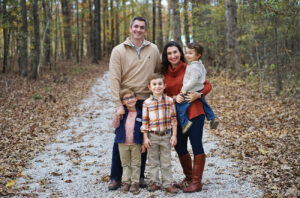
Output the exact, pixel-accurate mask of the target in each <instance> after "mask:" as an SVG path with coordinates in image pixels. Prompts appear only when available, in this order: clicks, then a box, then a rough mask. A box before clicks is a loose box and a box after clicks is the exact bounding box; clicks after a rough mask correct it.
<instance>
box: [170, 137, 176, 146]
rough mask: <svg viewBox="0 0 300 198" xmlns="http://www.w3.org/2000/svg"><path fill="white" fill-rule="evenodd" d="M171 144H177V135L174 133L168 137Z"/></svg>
mask: <svg viewBox="0 0 300 198" xmlns="http://www.w3.org/2000/svg"><path fill="white" fill-rule="evenodd" d="M170 143H171V146H176V144H177V137H176V136H175V135H172V137H171V139H170Z"/></svg>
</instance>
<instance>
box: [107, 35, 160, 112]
mask: <svg viewBox="0 0 300 198" xmlns="http://www.w3.org/2000/svg"><path fill="white" fill-rule="evenodd" d="M160 69H161V61H160V54H159V50H158V48H157V46H156V45H155V44H153V43H151V42H149V41H146V40H144V41H143V44H142V46H141V49H140V53H137V50H136V48H135V47H134V45H133V44H132V42H131V41H130V39H129V38H127V39H126V40H125V41H124V42H123V43H121V44H119V45H117V46H116V47H114V49H113V50H112V52H111V57H110V62H109V74H110V89H111V94H112V97H113V100H114V102H115V104H116V106H121V105H122V102H121V100H120V91H121V90H123V89H125V88H129V89H132V90H133V91H134V92H135V93H136V95H137V97H138V99H139V100H145V99H147V98H148V97H149V96H150V91H149V89H148V87H147V86H148V77H149V75H151V74H153V73H156V72H159V71H160Z"/></svg>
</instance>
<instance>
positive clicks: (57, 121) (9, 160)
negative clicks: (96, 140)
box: [0, 62, 107, 197]
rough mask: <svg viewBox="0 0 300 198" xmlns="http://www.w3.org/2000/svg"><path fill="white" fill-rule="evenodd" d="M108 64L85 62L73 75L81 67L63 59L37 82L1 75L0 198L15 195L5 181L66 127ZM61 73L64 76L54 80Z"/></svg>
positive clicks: (17, 172) (22, 167) (14, 176)
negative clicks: (75, 69) (78, 69)
mask: <svg viewBox="0 0 300 198" xmlns="http://www.w3.org/2000/svg"><path fill="white" fill-rule="evenodd" d="M106 65H107V63H104V62H102V63H100V65H90V64H89V63H84V64H83V65H81V66H80V67H82V68H83V69H81V70H80V71H81V72H80V73H76V75H74V74H73V72H72V71H73V70H74V68H77V67H79V66H77V65H76V64H74V63H71V62H64V63H61V65H57V70H55V71H43V72H45V73H44V74H42V73H41V75H40V77H39V79H38V80H37V81H31V80H28V79H25V78H20V77H19V76H18V75H12V74H0V79H1V81H0V197H2V196H8V195H13V194H15V191H14V188H13V187H12V188H7V187H6V184H7V183H9V182H10V181H12V180H14V179H15V178H16V177H17V175H18V174H20V173H21V172H22V171H23V169H24V167H25V165H26V164H27V162H28V160H30V159H32V158H33V157H34V156H35V155H36V154H37V153H38V152H41V151H42V150H43V149H44V146H45V145H46V144H48V143H49V142H50V141H51V139H52V137H53V135H55V134H56V133H57V132H59V130H62V129H63V128H64V127H65V126H66V121H67V119H68V118H69V117H70V116H71V115H72V113H74V112H76V111H77V109H76V108H77V105H78V104H79V102H80V100H81V99H82V98H83V97H86V94H87V92H88V91H89V88H90V87H91V86H92V85H93V83H94V81H95V79H96V78H97V77H99V76H100V75H101V74H103V73H104V71H105V70H106V69H107V67H106ZM60 73H63V74H64V75H63V77H62V78H61V79H59V80H53V79H55V77H53V76H57V75H58V76H59V75H60ZM2 79H3V80H2ZM53 141H55V140H53ZM78 141H79V139H78ZM74 159H75V160H78V159H76V158H74Z"/></svg>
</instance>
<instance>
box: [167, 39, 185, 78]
mask: <svg viewBox="0 0 300 198" xmlns="http://www.w3.org/2000/svg"><path fill="white" fill-rule="evenodd" d="M169 47H177V49H178V50H179V52H180V60H181V61H183V62H185V63H186V60H185V58H184V53H183V50H182V47H181V46H180V45H179V44H178V43H176V42H175V41H170V42H169V43H167V44H166V45H165V47H164V49H163V53H162V74H165V73H167V71H168V66H169V65H170V62H169V61H168V53H167V50H168V48H169Z"/></svg>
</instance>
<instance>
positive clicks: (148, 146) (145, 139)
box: [143, 138, 152, 149]
mask: <svg viewBox="0 0 300 198" xmlns="http://www.w3.org/2000/svg"><path fill="white" fill-rule="evenodd" d="M143 145H144V147H145V148H146V149H148V148H150V147H151V145H152V144H151V141H150V140H149V138H144V142H143Z"/></svg>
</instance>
